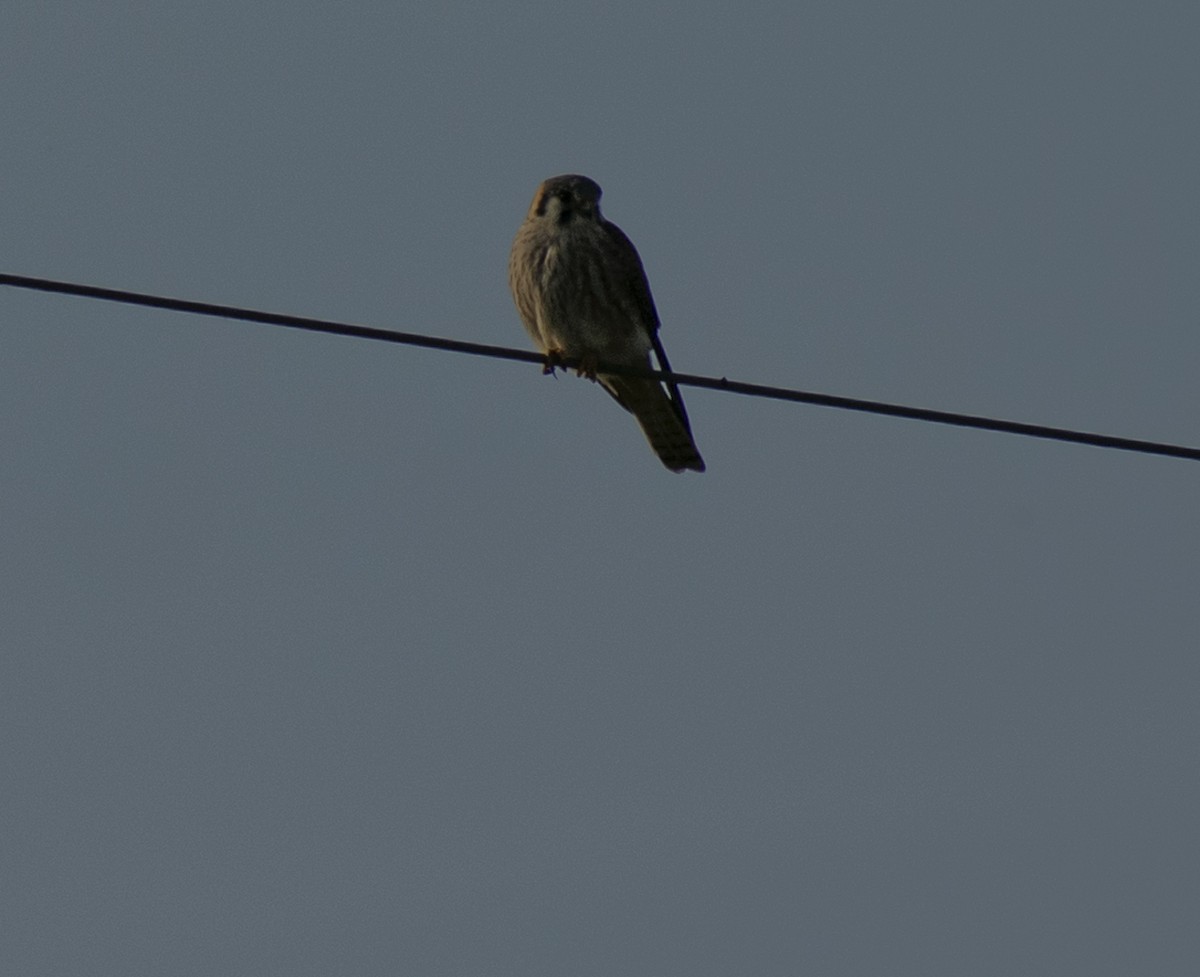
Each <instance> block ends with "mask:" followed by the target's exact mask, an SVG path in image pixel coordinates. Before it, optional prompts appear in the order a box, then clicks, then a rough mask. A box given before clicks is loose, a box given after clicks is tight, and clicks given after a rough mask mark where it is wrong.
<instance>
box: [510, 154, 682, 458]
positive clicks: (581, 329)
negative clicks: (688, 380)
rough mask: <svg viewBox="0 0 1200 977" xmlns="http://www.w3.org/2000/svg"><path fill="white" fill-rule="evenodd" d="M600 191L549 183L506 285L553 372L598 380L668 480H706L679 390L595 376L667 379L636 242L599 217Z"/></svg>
mask: <svg viewBox="0 0 1200 977" xmlns="http://www.w3.org/2000/svg"><path fill="white" fill-rule="evenodd" d="M600 193H601V191H600V187H599V185H598V184H596V182H595V181H594V180H589V179H588V178H587V177H586V176H576V175H571V174H568V175H566V176H555V177H551V178H550V179H549V180H546V182H545V183H543V184H542V185H541V186H540V187H538V190H537V193H536V194H534V197H533V203H532V204H531V205H530V207H529V213H528V214H527V215H526V217H525V222H524V223H523V224H522V225H521V227H520V229H519V230H518V231H517V236H516V239H515V240H514V241H513V246H512V253H511V254H510V255H509V259H508V284H509V287H510V288H511V289H512V293H513V300H514V301H515V302H516V304H517V311H518V312H519V313H520V314H521V319H522V321H523V322H524V323H525V328H526V329H527V330H528V332H529V335H530V336H532V337H533V341H534V342H535V343H537V345H538V348H539V349H541V351H542V352H543V353H545V354H546V356H547V358H548V362H547V366H546V372H553V370H554V364H555V361H556V360H557V359H559V358H562V357H570V358H573V359H576V360H578V361H579V363H580V369H579V374H580V376H588V377H590V378H591V379H593V380H598V381H599V382H600V384H601V386H603V387H604V389H605V390H607V391H608V392H609V393H610V394H612V395H613V397H614V398H615V399H616V401H617V403H618V404H620V405H621V406H622V407H624V408H625V409H626V410H627V411H629V412H630V413H631V414H633V416H634V417H635V418H636V419H637V422H638V424H640V425H641V428H642V431H643V432H644V433H645V435H646V439H647V440H648V441H649V442H650V447H651V448H653V449H654V452H655V454H657V455H658V457H659V458H660V459H662V463H663V464H664V465H666V466H667V467H668V468H669V469H671V471H673V472H681V471H684V470H685V469H690V470H692V471H696V472H702V471H704V459H703V458H701V457H700V452H699V451H698V450H697V449H696V443H695V442H694V441H693V440H692V429H691V426H690V425H689V423H688V418H687V412H686V411H685V410H684V407H683V398H681V397H680V396H679V390H678V388H677V387H676V386H675V385H674V384H671V385H670V387H669V389H668V388H667V387H664V386H663V384H662V383H660V382H659V381H658V380H655V379H654V378H653V377H633V376H618V375H616V374H613V373H604V372H598V371H597V367H600V368H601V369H602V366H601V365H602V364H604V363H611V364H614V365H618V366H635V367H644V368H646V369H650V351H651V350H653V351H654V355H655V357H656V358H657V359H658V365H659V369H661V370H664V371H666V372H668V373H669V372H670V371H671V366H670V364H669V363H668V362H667V356H666V353H665V352H664V351H663V348H662V343H660V342H659V339H658V312H657V311H656V310H655V308H654V299H653V298H652V297H651V295H650V283H649V282H648V281H647V280H646V272H645V271H644V270H643V269H642V259H641V258H639V257H638V253H637V250H636V249H635V248H634V246H633V243H632V242H631V241H630V240H629V238H627V237H626V236H625V234H624V232H623V231H622V230H621V229H620V228H619V227H617V225H616V224H612V223H610V222H609V221H607V220H605V219H604V218H603V217H601V216H600Z"/></svg>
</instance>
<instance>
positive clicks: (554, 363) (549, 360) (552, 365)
mask: <svg viewBox="0 0 1200 977" xmlns="http://www.w3.org/2000/svg"><path fill="white" fill-rule="evenodd" d="M562 361H563V351H562V350H561V349H557V348H551V349H548V350H546V362H545V364H543V366H542V376H554V371H555V370H559V369H562Z"/></svg>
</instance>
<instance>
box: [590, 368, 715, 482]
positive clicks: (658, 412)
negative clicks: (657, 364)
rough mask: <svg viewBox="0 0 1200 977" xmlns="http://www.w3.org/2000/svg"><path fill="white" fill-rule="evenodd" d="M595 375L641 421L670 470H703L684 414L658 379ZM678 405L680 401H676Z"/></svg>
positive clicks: (656, 452)
mask: <svg viewBox="0 0 1200 977" xmlns="http://www.w3.org/2000/svg"><path fill="white" fill-rule="evenodd" d="M597 379H599V381H600V382H601V383H602V384H603V385H604V389H605V390H607V391H608V392H609V393H610V394H612V395H613V397H614V398H615V399H616V401H617V403H618V404H620V405H621V406H622V407H624V408H625V409H626V410H627V411H629V412H630V413H631V414H633V416H634V417H635V418H637V422H638V424H639V425H641V428H642V433H643V434H645V435H646V440H647V441H649V442H650V447H651V448H653V449H654V453H655V454H656V455H658V457H659V458H660V459H661V460H662V463H663V464H664V465H666V466H667V467H668V468H669V469H671V471H673V472H681V471H684V470H690V471H694V472H702V471H704V459H703V458H701V457H700V452H699V451H698V450H697V448H696V442H695V441H693V440H692V432H691V430H690V428H689V426H688V423H687V420H686V418H687V415H686V414H684V413H683V412H682V410H681V409H679V408H677V407H676V406H675V401H673V400H671V398H670V397H668V396H667V392H666V391H665V390H664V389H663V386H662V384H661V383H659V382H658V381H657V380H651V379H648V378H646V377H624V376H614V375H613V374H611V373H608V374H601V375H600V376H599V377H598V378H597ZM680 407H682V401H680Z"/></svg>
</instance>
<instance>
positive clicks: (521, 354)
mask: <svg viewBox="0 0 1200 977" xmlns="http://www.w3.org/2000/svg"><path fill="white" fill-rule="evenodd" d="M0 285H10V286H12V287H14V288H27V289H33V290H35V291H40V292H57V293H60V294H63V295H78V296H82V297H83V298H91V299H100V300H102V301H106V302H121V303H124V304H126V305H142V306H148V307H150V308H155V309H170V310H171V311H173V312H187V313H191V314H193V315H206V316H214V317H216V318H220V319H234V320H239V321H242V322H259V323H262V324H264V325H269V326H283V327H285V328H288V329H305V330H308V331H309V332H323V333H329V334H330V335H334V336H355V337H357V338H359V339H375V340H379V341H382V342H386V343H401V344H403V345H406V346H421V347H424V348H426V349H442V350H448V351H449V352H452V353H467V354H470V355H472V356H490V357H492V358H494V359H502V360H519V361H521V362H524V363H538V364H541V365H543V366H545V365H547V359H546V357H545V356H544V355H542V354H541V353H535V352H533V351H532V350H526V349H513V348H511V347H508V346H491V345H488V344H486V343H469V342H465V341H463V340H460V339H444V338H441V337H439V336H425V335H421V334H419V333H408V332H394V331H392V330H389V329H376V328H374V327H371V326H357V325H353V324H351V323H346V322H334V321H331V320H328V319H311V318H307V317H304V316H293V315H283V314H281V313H278V312H258V311H255V310H253V309H242V308H238V307H237V306H232V305H214V304H212V303H210V302H191V301H188V300H186V299H174V298H168V297H165V296H161V295H147V294H145V293H141V292H127V291H124V290H122V289H115V288H100V287H98V286H95V285H78V284H74V283H72V282H60V281H51V280H49V279H44V278H28V277H26V276H24V275H6V274H2V273H0ZM555 365H556V366H562V367H565V368H569V369H574V368H576V367H578V366H579V363H578V362H577V361H576V360H574V359H570V358H566V357H564V358H562V359H561V360H559V361H557V362H556V363H555ZM598 367H599V369H600V371H601V372H604V373H617V374H622V375H625V376H648V377H655V378H657V379H659V380H663V381H667V382H673V383H676V384H678V385H679V386H681V387H701V388H703V389H706V390H721V391H724V392H725V393H735V394H744V395H746V396H748V397H762V398H766V399H769V400H785V401H791V402H794V403H800V404H814V405H816V406H818V407H833V408H836V409H838V410H852V411H859V412H861V413H866V414H882V415H885V416H888V417H905V418H908V419H910V420H914V421H927V422H932V423H935V424H949V425H952V426H955V427H968V428H976V429H979V430H983V431H1001V432H1004V433H1006V434H1018V435H1022V436H1024V437H1030V438H1043V439H1046V440H1051V441H1065V442H1069V443H1073V444H1088V445H1092V446H1093V447H1097V448H1113V449H1116V450H1118V451H1135V452H1139V453H1141V454H1149V455H1165V456H1167V457H1170V458H1186V459H1189V460H1191V461H1200V448H1189V447H1185V446H1183V445H1175V444H1163V443H1161V442H1157V441H1143V440H1139V439H1136V438H1119V437H1114V436H1112V435H1108V434H1093V433H1090V432H1087V431H1075V430H1070V429H1068V428H1061V427H1048V426H1046V425H1044V424H1023V423H1021V422H1019V421H1005V420H1000V419H998V418H993V417H977V416H973V415H971V414H958V413H955V412H953V411H942V410H930V409H928V408H925V407H906V406H904V405H902V404H888V403H883V402H881V401H875V400H860V399H857V398H854V397H839V396H835V395H833V394H822V393H811V392H809V391H805V390H792V389H789V388H787V387H771V386H765V385H763V384H759V383H744V382H742V381H739V380H728V379H726V378H725V377H708V376H699V375H697V374H691V373H667V372H665V371H662V370H648V369H640V368H638V367H630V366H621V365H616V364H613V365H609V364H606V363H601V364H598Z"/></svg>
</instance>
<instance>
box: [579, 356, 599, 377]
mask: <svg viewBox="0 0 1200 977" xmlns="http://www.w3.org/2000/svg"><path fill="white" fill-rule="evenodd" d="M599 365H600V357H598V356H597V355H596V354H595V353H583V354H581V355H580V357H579V366H578V368H577V369H576V370H575V376H577V377H587V378H588V379H589V380H591V381H592V382H593V383H594V382H595V380H596V367H597V366H599Z"/></svg>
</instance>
